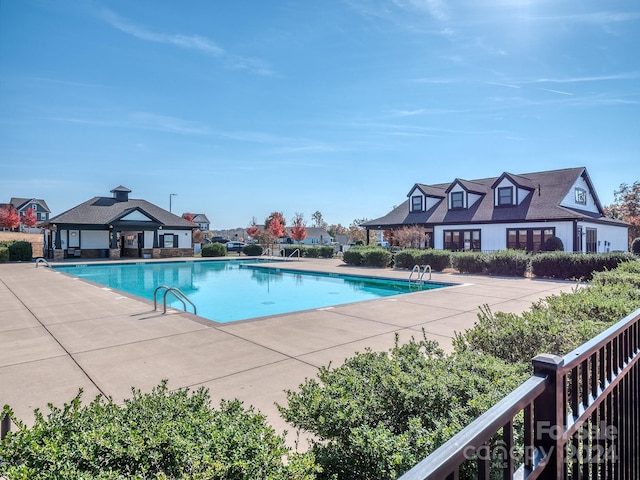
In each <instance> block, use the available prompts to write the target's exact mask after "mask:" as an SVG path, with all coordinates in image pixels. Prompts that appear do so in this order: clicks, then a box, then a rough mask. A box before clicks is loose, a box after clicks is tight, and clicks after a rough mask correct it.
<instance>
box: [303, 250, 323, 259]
mask: <svg viewBox="0 0 640 480" xmlns="http://www.w3.org/2000/svg"><path fill="white" fill-rule="evenodd" d="M304 256H305V257H308V258H318V257H320V247H308V248H305V249H304Z"/></svg>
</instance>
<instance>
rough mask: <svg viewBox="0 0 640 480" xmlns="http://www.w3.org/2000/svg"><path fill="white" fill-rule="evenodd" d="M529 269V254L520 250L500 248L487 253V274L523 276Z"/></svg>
mask: <svg viewBox="0 0 640 480" xmlns="http://www.w3.org/2000/svg"><path fill="white" fill-rule="evenodd" d="M528 269H529V256H528V255H527V254H526V253H525V252H523V251H522V250H501V251H498V252H494V253H491V254H489V255H488V258H487V272H488V273H489V275H501V276H506V277H523V276H524V274H525V273H526V272H527V270H528Z"/></svg>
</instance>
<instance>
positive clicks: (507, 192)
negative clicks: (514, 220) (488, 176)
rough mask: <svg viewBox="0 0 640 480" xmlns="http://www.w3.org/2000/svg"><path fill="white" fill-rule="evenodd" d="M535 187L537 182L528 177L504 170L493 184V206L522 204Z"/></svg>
mask: <svg viewBox="0 0 640 480" xmlns="http://www.w3.org/2000/svg"><path fill="white" fill-rule="evenodd" d="M535 188H536V186H535V184H534V183H533V182H531V180H529V179H527V178H526V177H522V176H520V175H512V174H510V173H507V172H504V173H503V174H502V175H500V176H499V177H498V179H497V180H496V181H495V182H493V185H491V189H492V191H493V206H494V207H500V208H502V207H515V206H516V205H520V204H521V203H522V201H523V200H524V199H525V198H527V196H528V195H530V194H531V192H533V191H534V190H535Z"/></svg>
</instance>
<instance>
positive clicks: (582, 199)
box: [576, 188, 587, 205]
mask: <svg viewBox="0 0 640 480" xmlns="http://www.w3.org/2000/svg"><path fill="white" fill-rule="evenodd" d="M576 203H579V204H580V205H586V204H587V191H586V190H585V189H584V188H576Z"/></svg>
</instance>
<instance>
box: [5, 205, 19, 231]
mask: <svg viewBox="0 0 640 480" xmlns="http://www.w3.org/2000/svg"><path fill="white" fill-rule="evenodd" d="M19 226H20V215H18V212H17V211H16V209H15V208H13V205H7V206H6V207H2V208H0V227H3V228H8V229H9V230H13V229H14V228H18V227H19Z"/></svg>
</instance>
